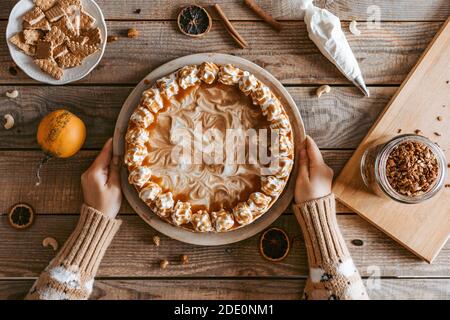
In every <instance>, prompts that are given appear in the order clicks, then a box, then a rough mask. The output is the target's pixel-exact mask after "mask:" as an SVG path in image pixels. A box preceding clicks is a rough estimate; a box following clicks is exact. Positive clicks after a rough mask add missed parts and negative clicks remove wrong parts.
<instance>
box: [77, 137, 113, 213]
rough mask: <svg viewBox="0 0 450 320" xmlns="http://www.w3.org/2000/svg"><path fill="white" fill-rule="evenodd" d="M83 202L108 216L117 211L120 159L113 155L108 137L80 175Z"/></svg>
mask: <svg viewBox="0 0 450 320" xmlns="http://www.w3.org/2000/svg"><path fill="white" fill-rule="evenodd" d="M81 187H82V189H83V196H84V203H85V204H86V205H88V206H90V207H92V208H94V209H97V210H98V211H100V212H102V213H103V214H105V215H107V216H108V217H110V218H115V217H116V216H117V214H118V213H119V209H120V205H121V203H122V190H121V188H120V159H119V157H118V156H113V144H112V139H111V138H110V139H109V140H108V141H107V142H106V143H105V145H104V147H103V149H102V151H101V152H100V154H99V155H98V156H97V158H96V159H95V160H94V162H93V163H92V165H91V166H90V167H89V169H87V170H86V171H85V172H84V173H83V174H82V175H81Z"/></svg>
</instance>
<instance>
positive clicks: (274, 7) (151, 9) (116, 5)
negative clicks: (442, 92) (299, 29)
mask: <svg viewBox="0 0 450 320" xmlns="http://www.w3.org/2000/svg"><path fill="white" fill-rule="evenodd" d="M16 2H17V1H16V0H3V1H2V6H3V8H5V9H4V10H2V12H1V13H0V19H7V18H8V15H9V12H10V10H11V9H12V7H13V6H14V4H15V3H16ZM216 2H217V3H219V4H220V5H221V7H223V10H224V11H225V12H226V13H227V14H228V15H229V16H230V19H233V20H258V17H257V16H256V15H254V14H253V13H252V12H251V11H250V10H248V9H247V7H245V6H244V5H243V4H242V3H239V1H235V0H221V1H202V2H201V3H202V4H203V5H210V4H213V3H216ZM257 2H258V4H260V6H261V7H262V8H263V9H264V10H265V11H267V12H268V13H270V14H271V15H273V16H274V17H275V18H277V19H279V20H294V19H300V18H301V11H300V7H299V2H298V1H295V0H282V1H280V0H278V1H263V0H260V1H257ZM97 3H98V4H99V5H100V7H101V9H102V11H103V14H104V15H105V17H106V19H123V20H140V19H158V20H167V19H176V17H177V14H178V12H179V10H180V8H181V7H183V6H185V5H189V4H192V1H190V0H171V1H170V5H168V4H167V0H152V2H151V5H149V2H148V1H146V0H127V1H123V0H98V1H97ZM315 4H316V5H317V6H319V7H321V8H326V9H328V10H330V11H332V12H333V13H335V14H337V15H338V16H339V17H340V18H341V19H342V20H351V19H358V20H364V21H365V20H366V19H367V18H368V15H369V13H371V11H370V10H371V7H370V6H377V8H379V10H380V13H381V15H380V18H381V20H398V21H402V20H403V21H412V20H417V21H421V20H425V21H442V20H445V18H446V17H447V16H448V15H449V14H450V4H449V2H448V1H447V0H428V1H423V0H397V1H395V2H393V1H391V0H376V1H373V0H360V1H354V0H340V1H329V0H318V1H315ZM136 9H141V12H140V13H139V14H137V13H135V11H136ZM372 10H373V9H372ZM210 12H211V13H213V14H214V11H213V10H210Z"/></svg>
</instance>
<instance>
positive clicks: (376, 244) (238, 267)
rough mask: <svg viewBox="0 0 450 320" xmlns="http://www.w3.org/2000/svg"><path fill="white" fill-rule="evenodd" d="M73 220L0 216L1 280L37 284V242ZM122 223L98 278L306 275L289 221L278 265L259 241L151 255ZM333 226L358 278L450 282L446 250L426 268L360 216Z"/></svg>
mask: <svg viewBox="0 0 450 320" xmlns="http://www.w3.org/2000/svg"><path fill="white" fill-rule="evenodd" d="M77 219H78V217H77V216H75V215H73V216H67V215H66V216H64V215H53V216H51V215H47V216H39V217H38V218H37V219H36V221H35V224H34V225H33V226H32V227H31V228H30V229H28V230H26V231H23V232H19V231H17V230H15V229H13V228H11V227H10V226H9V225H8V223H7V219H6V217H4V216H0V234H1V235H2V241H1V242H0V277H36V276H37V275H38V274H39V273H40V272H41V271H42V269H43V268H44V267H45V266H46V265H47V263H48V262H49V261H50V259H51V258H52V257H53V256H54V252H53V251H52V249H51V248H44V247H42V244H41V243H42V240H43V239H44V238H46V237H48V236H52V237H54V238H55V239H57V240H58V241H59V243H61V244H62V243H63V242H64V241H65V240H66V239H67V237H68V235H69V233H70V232H71V231H72V230H73V228H74V226H75V224H76V221H77ZM122 220H123V225H122V227H121V230H120V231H119V233H118V234H117V236H116V237H115V239H114V240H113V242H112V244H111V247H110V248H109V250H108V252H107V254H106V256H105V258H104V261H103V263H102V265H101V266H100V270H99V274H98V276H99V277H107V276H109V277H183V276H184V277H186V276H189V277H193V276H195V277H286V276H289V277H290V276H297V277H299V276H306V275H307V273H308V268H307V260H306V252H305V247H304V243H303V240H302V236H301V234H300V228H299V226H298V223H297V222H296V220H295V217H294V216H293V215H284V216H282V217H280V218H279V219H278V220H277V221H276V222H275V223H274V226H278V227H280V228H283V229H284V230H285V231H286V233H287V234H288V235H289V237H290V238H291V241H292V249H291V251H290V253H289V255H288V257H287V258H286V259H285V260H283V261H282V262H279V263H271V262H268V261H266V260H265V259H263V258H262V257H261V255H260V253H259V235H256V236H254V237H252V238H250V239H247V240H244V241H241V242H239V243H235V244H230V245H224V246H215V247H201V246H194V245H189V244H185V243H181V242H178V241H176V240H171V239H169V238H167V237H165V236H162V235H160V237H161V245H160V246H159V247H155V245H154V244H153V242H152V237H153V236H154V235H155V234H156V232H155V231H154V230H153V229H152V228H150V227H149V226H147V225H146V224H145V223H144V222H143V221H142V220H141V219H140V218H139V217H137V216H122ZM338 223H339V225H340V228H341V229H342V232H343V236H344V239H346V242H347V245H348V246H349V250H350V252H351V254H352V256H353V259H354V261H355V264H356V266H357V267H358V268H359V271H360V273H361V274H362V275H363V276H382V277H395V276H402V277H415V276H422V277H450V269H449V268H448V266H449V264H450V243H447V244H446V246H445V247H444V248H443V250H442V251H441V253H440V255H439V256H438V258H437V259H436V260H435V262H434V263H433V264H431V265H430V264H427V263H425V262H423V261H421V260H420V259H418V258H417V257H415V256H414V255H413V254H412V253H410V252H408V251H407V250H406V249H404V248H402V247H401V246H399V245H398V244H396V243H395V242H394V241H393V240H391V239H390V238H389V237H387V236H386V235H385V234H383V233H381V232H380V231H378V230H377V229H375V228H374V227H372V226H371V225H370V224H368V223H367V222H365V221H364V220H363V219H361V218H360V217H358V216H355V215H339V216H338ZM354 239H360V240H362V241H363V245H362V246H355V245H353V244H352V240H354ZM181 254H187V255H188V256H189V260H190V263H189V264H188V265H181V264H180V262H179V256H180V255H181ZM161 259H168V260H169V261H170V262H171V264H170V266H169V267H168V268H167V269H165V270H161V269H160V267H159V261H160V260H161Z"/></svg>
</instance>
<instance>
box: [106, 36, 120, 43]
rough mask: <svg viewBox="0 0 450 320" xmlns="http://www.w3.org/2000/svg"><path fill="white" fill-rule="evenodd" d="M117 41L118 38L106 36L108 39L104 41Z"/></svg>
mask: <svg viewBox="0 0 450 320" xmlns="http://www.w3.org/2000/svg"><path fill="white" fill-rule="evenodd" d="M117 40H119V37H118V36H108V38H107V39H106V41H107V42H114V41H117Z"/></svg>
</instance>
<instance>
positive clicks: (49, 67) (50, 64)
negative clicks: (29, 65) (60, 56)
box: [34, 59, 63, 80]
mask: <svg viewBox="0 0 450 320" xmlns="http://www.w3.org/2000/svg"><path fill="white" fill-rule="evenodd" d="M34 63H36V64H37V65H38V66H39V68H41V70H42V71H44V72H45V73H47V74H49V75H50V76H52V77H53V78H55V79H56V80H60V79H61V78H62V76H63V70H62V69H61V68H60V67H58V64H57V63H56V62H55V61H53V60H47V59H36V60H34Z"/></svg>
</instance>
